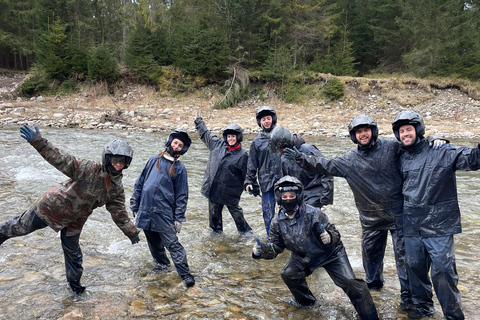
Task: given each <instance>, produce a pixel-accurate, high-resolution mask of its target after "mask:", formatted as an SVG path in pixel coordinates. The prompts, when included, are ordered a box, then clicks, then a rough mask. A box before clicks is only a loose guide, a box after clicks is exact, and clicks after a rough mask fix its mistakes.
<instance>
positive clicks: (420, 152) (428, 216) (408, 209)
mask: <svg viewBox="0 0 480 320" xmlns="http://www.w3.org/2000/svg"><path fill="white" fill-rule="evenodd" d="M405 151H406V152H405V153H403V154H402V156H401V157H400V170H401V171H402V174H403V178H404V180H405V181H404V184H403V195H404V209H403V212H404V217H403V230H404V235H405V237H441V236H450V235H454V234H457V233H460V232H462V226H461V224H460V209H459V207H458V198H457V182H456V176H455V171H457V170H464V171H473V170H478V169H480V149H479V146H477V147H475V148H473V149H470V148H466V147H459V148H456V147H454V146H453V145H451V144H446V145H444V146H443V147H442V148H440V149H439V150H433V149H432V148H430V147H429V146H428V142H427V141H426V140H425V139H424V140H421V141H420V142H418V143H416V144H414V145H413V146H411V147H407V148H405Z"/></svg>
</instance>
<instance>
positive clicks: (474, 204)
mask: <svg viewBox="0 0 480 320" xmlns="http://www.w3.org/2000/svg"><path fill="white" fill-rule="evenodd" d="M41 132H42V134H43V135H44V137H46V138H47V139H49V140H50V141H51V142H53V143H54V144H55V145H56V146H58V147H60V148H62V149H63V150H65V151H68V152H69V153H71V154H73V155H75V156H77V157H81V158H86V159H92V160H99V161H100V159H101V152H102V148H103V145H104V144H105V142H107V141H108V140H109V139H112V138H115V137H120V138H122V139H125V140H127V141H128V142H129V143H130V145H131V146H132V148H133V149H134V152H135V155H134V159H133V162H132V165H131V167H130V168H129V169H127V170H125V171H124V174H125V177H124V181H123V183H124V186H125V191H126V197H127V203H128V200H129V198H130V196H131V194H132V191H133V184H134V182H135V180H136V178H137V177H138V175H139V174H140V171H141V170H142V169H143V166H144V165H145V163H146V161H147V160H148V158H149V157H150V156H151V155H153V154H156V153H158V152H159V151H160V150H161V149H163V144H164V141H165V137H166V135H165V134H157V133H133V134H130V135H126V134H125V133H124V132H119V131H85V130H76V129H62V130H58V129H50V128H41ZM192 138H193V144H192V147H191V148H190V150H189V152H187V154H186V155H185V156H184V157H182V162H183V163H184V164H185V166H186V168H187V170H188V175H189V190H190V197H189V202H188V210H187V213H186V216H187V219H188V221H187V222H186V223H184V225H183V228H182V232H181V233H180V234H179V238H180V242H181V243H182V244H183V245H184V247H185V248H186V251H187V255H188V260H189V265H190V268H191V271H192V273H193V275H194V276H195V277H196V279H197V285H196V286H195V287H193V288H191V289H189V290H188V291H187V290H186V288H185V286H184V285H183V284H182V283H181V279H180V277H179V276H178V275H177V274H176V272H170V273H167V274H151V273H149V269H151V268H152V267H153V265H154V264H153V261H152V258H151V255H150V252H149V250H148V246H147V243H146V241H145V237H144V235H143V234H141V235H140V238H141V242H140V243H138V244H136V245H133V246H132V244H131V243H130V241H129V240H128V238H126V237H125V236H124V235H123V233H122V232H121V231H120V230H119V229H118V228H117V227H116V225H115V224H114V223H113V221H112V220H111V218H110V214H109V213H108V212H107V211H106V210H105V209H104V208H100V209H97V210H95V211H94V212H93V214H92V215H91V217H90V218H89V220H88V221H87V223H86V225H85V227H84V229H83V232H82V235H81V237H80V244H81V247H82V250H83V253H84V264H83V266H84V269H85V270H84V274H83V277H82V283H83V284H84V285H86V286H87V290H86V292H85V294H84V295H83V297H82V298H81V299H73V298H72V296H71V293H70V292H69V291H68V290H67V285H66V279H65V269H64V261H63V253H62V249H61V244H60V238H59V235H58V234H56V233H55V232H54V231H53V230H51V229H50V228H45V229H42V230H38V231H36V232H34V233H32V234H30V235H27V236H24V237H19V238H14V239H11V240H8V241H6V242H5V243H4V244H3V245H2V246H0V310H1V311H0V319H2V320H3V319H58V318H60V317H62V316H64V315H65V314H68V313H70V312H75V313H76V314H78V315H83V318H84V319H130V318H135V319H157V318H165V319H200V318H202V319H335V320H340V319H356V315H355V311H354V309H353V307H352V306H351V304H350V302H349V300H348V298H347V296H346V295H345V294H344V293H343V291H341V290H340V289H339V288H337V287H336V286H335V285H334V284H333V282H332V281H331V280H330V278H329V277H328V275H327V274H326V272H325V271H324V270H323V269H318V270H317V271H316V272H315V273H314V274H313V275H312V276H310V277H309V280H308V281H309V285H310V286H311V290H312V292H313V293H314V294H315V295H316V297H317V298H318V303H317V305H316V306H315V308H314V309H311V310H297V309H295V308H294V307H291V306H289V305H288V304H287V303H286V301H287V300H288V299H289V298H290V296H291V295H290V292H289V291H288V289H287V287H286V286H285V285H284V283H283V281H282V280H281V277H280V271H281V269H282V267H283V266H284V264H285V262H286V261H287V259H288V256H289V253H288V252H285V253H283V254H282V255H280V256H279V257H277V259H275V260H268V261H267V260H261V261H256V260H253V259H252V258H251V247H252V245H253V240H252V239H244V238H243V237H242V236H240V235H239V234H238V233H237V231H236V228H235V225H234V223H233V220H232V219H231V216H230V214H229V213H228V211H227V210H226V208H225V209H224V234H223V235H221V236H217V237H212V236H211V235H210V231H209V228H208V209H207V200H206V199H205V198H204V197H203V196H202V195H201V194H200V186H201V182H202V177H203V172H204V169H205V165H206V162H207V159H208V150H207V149H206V148H205V146H204V145H203V143H202V142H201V141H200V140H199V139H198V138H197V135H196V134H192ZM253 138H255V136H248V137H246V139H245V141H244V144H243V146H244V148H245V149H246V150H248V149H249V146H250V143H251V141H252V140H253ZM305 139H306V140H307V142H309V143H312V144H316V145H317V146H318V147H319V149H320V150H321V151H322V152H323V153H324V154H325V155H326V156H328V157H332V156H335V155H338V154H342V153H344V152H346V151H347V150H349V149H351V148H352V147H354V145H353V143H352V142H351V141H350V140H349V139H338V138H324V137H306V138H305ZM452 142H453V143H454V144H456V145H458V146H460V145H466V146H469V147H473V146H475V145H476V142H474V141H452ZM0 168H1V170H0V208H1V217H0V222H4V221H6V220H7V219H9V218H12V217H14V216H17V215H19V214H21V213H22V212H23V211H24V210H25V209H27V208H28V206H29V205H30V204H31V203H32V202H33V201H34V200H35V199H36V198H37V197H38V196H40V195H41V194H42V193H43V192H45V191H46V190H48V189H49V188H50V187H52V186H54V185H56V184H57V183H59V182H61V181H63V180H65V176H63V175H62V174H61V173H60V172H58V171H56V170H55V169H54V168H53V167H52V166H50V165H49V164H48V163H47V162H46V161H44V160H43V158H41V157H40V156H39V155H38V153H37V152H36V151H35V150H34V149H33V148H32V147H31V146H30V145H29V144H28V143H27V142H25V141H24V140H23V139H22V138H21V137H20V134H19V132H18V128H17V127H11V128H1V129H0ZM457 177H458V179H457V182H458V191H459V200H460V207H461V210H462V226H463V233H462V234H460V235H456V236H455V254H456V257H457V269H458V273H459V276H460V282H459V289H460V291H461V294H462V301H463V308H464V312H465V315H466V319H480V315H479V313H478V310H479V306H480V302H479V301H480V276H479V275H480V260H479V258H480V249H479V247H478V243H479V241H480V231H479V228H480V214H479V213H480V209H479V207H478V197H479V196H480V191H479V190H478V189H479V188H478V187H479V185H480V173H477V172H458V174H457ZM240 205H241V206H242V207H243V209H244V211H245V217H246V219H247V221H248V222H249V224H250V226H251V227H252V228H253V230H254V232H255V233H256V234H258V235H259V236H260V238H262V239H265V236H266V234H265V228H264V224H263V219H262V217H261V215H262V214H261V206H260V198H259V197H257V198H255V197H253V196H250V195H248V194H244V195H243V196H242V200H241V202H240ZM324 211H325V212H326V213H327V214H328V216H329V218H330V221H331V222H332V223H334V224H335V225H336V226H337V228H338V229H339V231H340V232H341V234H342V239H343V242H344V245H345V247H346V249H347V253H348V256H349V258H350V261H351V264H352V266H353V268H354V271H355V273H356V274H357V276H359V277H362V278H363V277H364V272H363V268H362V264H361V251H360V237H361V228H360V224H359V221H358V214H357V211H356V209H355V205H354V202H353V197H352V193H351V191H350V189H349V187H348V185H347V184H346V182H345V180H344V179H341V178H335V198H334V204H333V205H331V206H328V207H327V208H325V210H324ZM385 277H386V284H385V287H384V288H383V289H382V290H381V291H372V295H373V298H374V301H375V304H376V305H377V308H378V311H379V314H380V317H381V318H382V319H406V314H405V313H404V312H400V311H398V304H399V283H398V280H397V278H396V273H395V265H394V258H393V253H392V250H391V242H390V239H389V244H388V249H387V254H386V261H385ZM435 302H436V308H437V312H436V314H435V318H434V319H443V316H442V311H441V308H440V305H439V304H438V302H437V301H436V300H435Z"/></svg>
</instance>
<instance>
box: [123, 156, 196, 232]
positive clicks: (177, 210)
mask: <svg viewBox="0 0 480 320" xmlns="http://www.w3.org/2000/svg"><path fill="white" fill-rule="evenodd" d="M157 157H158V155H155V156H153V157H151V158H150V159H149V160H148V162H147V164H146V165H145V168H144V169H143V171H142V173H141V174H140V176H139V177H138V179H137V181H136V182H135V186H134V189H133V194H132V198H131V199H130V209H131V210H132V211H133V212H138V215H137V222H136V225H137V227H139V228H142V229H144V230H150V231H156V232H160V231H161V230H162V228H165V227H166V225H165V224H166V223H167V224H170V225H173V223H174V221H180V222H184V221H186V219H185V211H186V209H187V201H188V181H187V170H186V169H185V166H184V165H183V163H181V162H180V161H176V162H175V164H174V168H175V175H174V176H173V177H170V174H169V173H168V170H169V169H170V166H171V165H172V161H169V160H167V159H165V158H164V157H161V158H160V159H159V164H160V170H158V169H157V167H156V164H157Z"/></svg>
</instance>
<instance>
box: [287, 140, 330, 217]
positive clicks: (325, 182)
mask: <svg viewBox="0 0 480 320" xmlns="http://www.w3.org/2000/svg"><path fill="white" fill-rule="evenodd" d="M297 148H298V151H300V152H302V153H304V154H305V155H307V156H309V155H310V156H313V157H323V154H322V153H321V152H320V150H318V149H317V147H315V146H314V145H311V144H308V143H304V142H303V143H301V144H300V145H299V146H298V147H297ZM281 157H282V173H283V176H286V175H290V176H294V177H296V178H297V179H298V180H300V182H301V183H302V184H303V186H304V188H305V189H304V196H305V199H304V202H305V203H306V204H309V205H311V206H313V207H317V208H320V207H322V206H325V205H328V204H333V191H334V187H333V177H332V176H330V175H323V174H320V173H314V172H311V171H308V170H305V169H303V168H300V167H299V166H298V165H297V164H296V163H295V162H293V161H291V160H290V159H287V158H286V157H285V154H283V155H282V156H281Z"/></svg>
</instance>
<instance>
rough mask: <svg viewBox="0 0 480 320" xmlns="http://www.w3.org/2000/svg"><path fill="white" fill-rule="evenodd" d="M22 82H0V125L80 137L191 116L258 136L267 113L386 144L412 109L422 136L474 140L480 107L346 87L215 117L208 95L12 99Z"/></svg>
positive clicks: (459, 96)
mask: <svg viewBox="0 0 480 320" xmlns="http://www.w3.org/2000/svg"><path fill="white" fill-rule="evenodd" d="M21 80H22V79H19V78H18V77H8V76H2V77H1V78H0V93H1V95H0V97H2V99H1V100H0V126H20V125H21V124H23V123H27V124H29V125H38V126H39V127H59V128H69V127H77V128H83V129H86V130H87V129H88V130H93V129H96V130H102V129H118V130H125V131H131V132H135V131H146V132H156V131H161V132H163V131H165V132H166V131H170V130H172V129H174V128H182V129H186V130H188V131H191V132H193V131H194V123H193V118H194V117H195V116H196V114H197V112H199V114H200V115H201V116H202V117H203V118H204V120H205V122H206V123H207V125H208V126H209V128H210V129H212V131H214V132H219V131H220V130H221V128H222V127H224V126H225V125H226V124H227V123H229V122H235V123H238V124H239V125H240V126H241V127H242V128H243V129H244V131H245V133H246V134H248V133H255V132H258V126H257V124H256V120H255V109H256V108H257V107H258V106H261V105H270V106H272V107H274V108H275V109H276V111H277V114H278V124H280V125H283V126H285V127H287V128H288V129H290V130H291V131H292V132H296V133H299V134H305V135H325V136H339V137H346V136H348V132H347V125H348V123H349V122H350V120H351V119H352V117H354V116H355V115H358V114H362V113H367V114H369V115H371V116H372V117H374V118H375V119H376V121H377V123H378V125H379V128H380V134H381V135H382V136H384V137H390V136H392V134H391V121H392V120H393V118H394V116H395V115H396V114H397V113H398V112H400V111H401V110H408V109H411V110H415V111H417V112H419V113H420V114H421V115H422V116H423V117H424V121H425V124H426V127H427V131H429V132H430V133H433V132H434V133H438V134H440V135H443V136H444V137H446V138H467V139H478V138H480V126H479V125H480V100H476V99H474V98H472V97H470V96H469V95H468V94H466V93H463V92H461V91H460V90H459V89H454V88H450V89H431V88H429V89H428V90H425V89H420V88H418V87H412V86H410V87H408V86H405V87H404V88H401V89H398V88H388V90H387V89H385V88H378V86H377V88H375V87H370V88H368V90H365V88H363V89H361V88H358V86H354V85H351V83H350V84H348V83H347V92H346V95H345V97H344V98H343V101H342V102H325V101H321V100H316V99H313V100H309V101H306V102H305V103H304V104H301V105H300V104H288V103H285V102H282V101H279V100H276V99H267V100H265V101H259V100H255V99H252V100H250V101H247V102H244V103H242V104H240V105H238V106H237V107H234V108H230V109H226V110H215V109H213V105H214V102H215V99H217V100H218V99H219V97H218V96H217V97H215V96H214V95H212V94H204V95H203V96H202V95H199V94H196V95H194V94H192V95H190V96H187V97H162V96H160V95H159V94H155V92H154V90H153V89H152V88H148V87H142V86H132V87H129V88H125V89H124V90H123V91H119V92H117V93H116V94H115V96H97V95H95V94H94V92H93V93H92V90H82V91H80V92H79V93H76V94H73V95H71V96H68V97H61V96H57V97H34V98H30V99H25V98H19V97H17V95H16V93H15V92H16V88H17V87H18V85H19V83H21Z"/></svg>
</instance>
